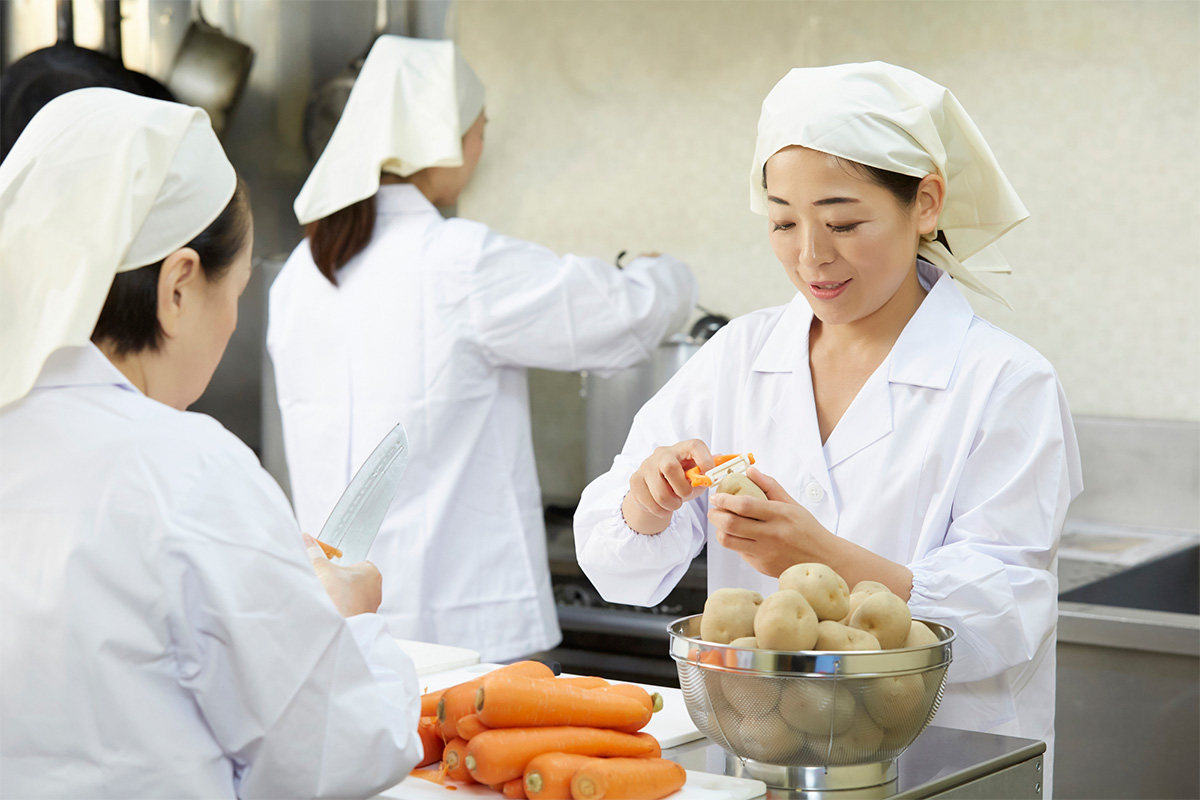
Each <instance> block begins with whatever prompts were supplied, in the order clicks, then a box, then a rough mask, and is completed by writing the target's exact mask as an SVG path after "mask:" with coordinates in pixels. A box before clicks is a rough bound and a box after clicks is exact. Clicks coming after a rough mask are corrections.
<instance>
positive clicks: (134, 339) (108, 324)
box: [92, 178, 252, 356]
mask: <svg viewBox="0 0 1200 800" xmlns="http://www.w3.org/2000/svg"><path fill="white" fill-rule="evenodd" d="M251 221H252V218H251V216H250V202H249V199H248V198H247V196H246V188H245V184H243V183H242V181H241V179H240V178H239V179H238V184H237V188H236V189H235V190H234V192H233V197H232V198H231V199H230V201H229V204H228V205H226V206H225V210H223V211H222V212H221V214H220V216H218V217H217V218H216V219H215V220H213V222H212V224H211V225H209V226H208V227H207V228H205V229H204V230H203V231H201V232H200V234H199V235H198V236H197V237H196V238H194V239H192V240H191V241H190V242H188V243H187V244H186V245H184V247H190V248H191V249H193V250H195V251H196V254H197V255H199V256H200V269H201V270H202V271H203V272H204V278H205V280H207V281H208V282H209V283H216V282H217V281H219V280H221V278H223V277H225V273H226V272H228V271H229V267H230V266H232V264H233V260H234V259H235V258H236V257H237V255H238V253H240V252H241V251H242V248H243V247H244V246H245V244H246V239H247V237H248V236H249V234H250V226H251ZM163 260H164V261H165V260H166V259H163ZM162 265H163V262H162V261H159V262H158V263H157V264H150V265H149V266H145V267H139V268H138V269H132V270H129V271H128V272H121V273H118V274H117V276H116V278H114V279H113V283H112V287H111V288H110V289H109V290H108V297H106V298H105V299H104V308H102V309H101V310H100V319H98V320H96V327H95V328H93V329H92V341H93V342H95V343H96V344H100V343H102V342H103V343H104V344H106V345H108V346H110V347H112V348H113V350H114V351H115V353H116V355H118V356H124V355H127V354H129V353H140V352H142V351H143V350H157V349H158V346H159V345H160V344H161V343H162V336H163V330H162V326H161V325H160V324H159V322H158V276H159V273H160V272H161V270H162Z"/></svg>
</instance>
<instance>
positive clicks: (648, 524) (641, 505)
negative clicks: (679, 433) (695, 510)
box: [621, 439, 716, 535]
mask: <svg viewBox="0 0 1200 800" xmlns="http://www.w3.org/2000/svg"><path fill="white" fill-rule="evenodd" d="M696 466H698V467H700V470H701V471H702V472H707V471H708V470H710V469H712V468H713V467H714V466H716V465H715V464H714V462H713V457H712V453H710V452H709V451H708V445H706V444H705V443H704V442H702V441H700V440H699V439H689V440H688V441H686V442H680V443H678V444H673V445H671V446H670V447H659V448H656V449H655V450H654V452H653V453H651V454H650V457H649V458H647V459H646V460H645V461H643V462H642V465H641V466H640V467H638V468H637V471H636V472H634V473H633V475H632V476H631V477H630V478H629V493H628V494H626V495H625V499H624V500H623V501H622V502H621V514H622V515H624V517H625V524H626V525H628V526H629V527H630V528H633V529H634V530H635V531H637V532H638V533H644V534H646V535H652V534H656V533H662V532H663V531H664V530H666V528H667V526H668V525H670V524H671V515H672V514H674V513H675V512H676V511H678V510H679V509H680V507H682V506H683V504H684V503H686V502H687V501H688V500H691V499H693V498H695V497H699V496H700V495H702V494H704V492H705V491H707V489H708V487H706V486H692V483H691V481H689V480H688V477H687V475H685V474H684V472H685V471H686V470H689V469H691V468H692V467H696Z"/></svg>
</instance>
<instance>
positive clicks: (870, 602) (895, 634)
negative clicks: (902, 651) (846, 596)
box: [850, 592, 912, 650]
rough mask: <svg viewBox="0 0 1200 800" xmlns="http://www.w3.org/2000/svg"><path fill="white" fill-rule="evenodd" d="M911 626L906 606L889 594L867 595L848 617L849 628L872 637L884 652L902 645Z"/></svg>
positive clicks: (910, 615)
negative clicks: (864, 632)
mask: <svg viewBox="0 0 1200 800" xmlns="http://www.w3.org/2000/svg"><path fill="white" fill-rule="evenodd" d="M911 626H912V613H911V612H910V611H909V610H908V604H907V603H905V602H904V601H903V600H901V599H900V598H899V597H897V596H896V595H894V594H891V593H890V592H889V593H888V594H884V593H882V592H880V593H878V594H872V595H869V596H868V597H867V598H866V599H865V600H863V601H862V603H861V604H860V605H859V607H858V608H856V609H855V610H854V613H853V614H851V615H850V627H851V628H858V629H859V630H860V631H866V632H867V633H869V634H871V635H872V636H874V637H875V638H876V639H878V640H879V646H880V647H881V648H883V649H884V650H894V649H895V648H897V647H899V646H900V645H902V644H904V640H905V639H906V638H908V632H909V629H910V628H911Z"/></svg>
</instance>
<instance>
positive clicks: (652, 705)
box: [593, 683, 663, 714]
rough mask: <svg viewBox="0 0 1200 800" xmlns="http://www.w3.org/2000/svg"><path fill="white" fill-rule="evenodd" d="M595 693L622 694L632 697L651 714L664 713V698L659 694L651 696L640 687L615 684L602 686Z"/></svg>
mask: <svg viewBox="0 0 1200 800" xmlns="http://www.w3.org/2000/svg"><path fill="white" fill-rule="evenodd" d="M593 691H599V692H610V693H612V694H621V695H624V696H626V697H632V698H633V699H634V700H637V701H638V702H639V703H641V704H642V705H644V706H645V707H646V708H648V709H650V713H651V714H654V713H657V712H659V711H662V707H663V698H662V695H661V694H659V693H658V692H655V693H654V694H650V693H649V692H647V691H646V690H645V689H643V688H642V687H640V686H634V685H633V684H632V683H614V684H612V685H610V686H601V687H599V688H597V689H595V690H593Z"/></svg>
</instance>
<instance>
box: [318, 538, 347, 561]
mask: <svg viewBox="0 0 1200 800" xmlns="http://www.w3.org/2000/svg"><path fill="white" fill-rule="evenodd" d="M316 542H317V544H319V545H321V549H322V550H324V551H325V557H326V558H341V557H342V551H341V550H338V549H337V548H336V547H334V546H333V545H331V544H325V543H324V542H322V541H321V540H320V539H317V540H316Z"/></svg>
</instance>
